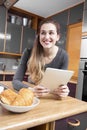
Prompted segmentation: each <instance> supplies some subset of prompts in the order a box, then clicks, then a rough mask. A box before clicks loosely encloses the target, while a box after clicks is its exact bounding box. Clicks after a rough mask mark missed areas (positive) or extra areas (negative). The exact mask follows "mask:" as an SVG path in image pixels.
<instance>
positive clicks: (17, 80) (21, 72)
mask: <svg viewBox="0 0 87 130" xmlns="http://www.w3.org/2000/svg"><path fill="white" fill-rule="evenodd" d="M30 53H31V50H30V49H27V48H26V49H25V50H24V52H23V54H22V57H21V60H20V64H19V66H18V69H17V71H16V73H15V75H14V77H13V81H12V84H13V87H14V89H16V90H17V91H18V90H20V89H21V88H23V87H25V88H27V87H29V86H28V85H26V84H24V83H23V82H22V81H23V79H24V76H25V73H26V70H27V62H28V59H29V57H30Z"/></svg>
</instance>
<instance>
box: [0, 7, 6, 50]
mask: <svg viewBox="0 0 87 130" xmlns="http://www.w3.org/2000/svg"><path fill="white" fill-rule="evenodd" d="M5 25H6V9H5V7H3V6H0V51H3V50H4V39H5Z"/></svg>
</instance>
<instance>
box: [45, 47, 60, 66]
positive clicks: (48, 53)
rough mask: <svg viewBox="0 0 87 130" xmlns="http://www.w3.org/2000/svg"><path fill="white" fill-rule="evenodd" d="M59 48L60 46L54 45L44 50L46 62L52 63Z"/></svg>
mask: <svg viewBox="0 0 87 130" xmlns="http://www.w3.org/2000/svg"><path fill="white" fill-rule="evenodd" d="M58 49H59V48H58V46H54V47H53V48H50V49H45V50H44V59H45V63H46V64H47V63H50V62H51V61H52V60H53V59H54V58H55V56H56V54H57V52H58Z"/></svg>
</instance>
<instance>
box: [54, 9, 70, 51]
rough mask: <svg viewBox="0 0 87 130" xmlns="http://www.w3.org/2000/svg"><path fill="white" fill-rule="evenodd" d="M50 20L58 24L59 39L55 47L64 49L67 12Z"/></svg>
mask: <svg viewBox="0 0 87 130" xmlns="http://www.w3.org/2000/svg"><path fill="white" fill-rule="evenodd" d="M52 19H54V20H56V21H57V22H58V23H59V24H60V33H61V37H60V40H59V41H58V43H57V45H58V46H59V47H61V48H64V49H65V48H66V32H67V22H68V10H67V11H63V12H61V13H59V14H57V15H54V16H52Z"/></svg>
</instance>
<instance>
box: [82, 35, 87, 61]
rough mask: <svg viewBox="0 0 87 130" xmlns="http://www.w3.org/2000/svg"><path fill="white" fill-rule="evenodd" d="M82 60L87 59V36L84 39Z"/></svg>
mask: <svg viewBox="0 0 87 130" xmlns="http://www.w3.org/2000/svg"><path fill="white" fill-rule="evenodd" d="M80 58H81V59H86V58H87V36H83V37H82V41H81V51H80Z"/></svg>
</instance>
